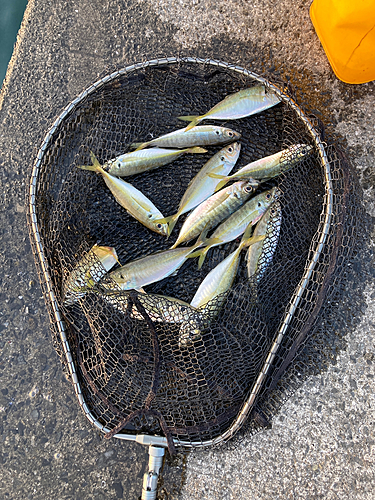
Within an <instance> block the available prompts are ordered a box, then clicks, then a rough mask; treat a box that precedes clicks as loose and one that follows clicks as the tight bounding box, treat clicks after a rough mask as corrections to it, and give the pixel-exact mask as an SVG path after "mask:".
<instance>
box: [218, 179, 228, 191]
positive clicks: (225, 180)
mask: <svg viewBox="0 0 375 500" xmlns="http://www.w3.org/2000/svg"><path fill="white" fill-rule="evenodd" d="M229 181H230V177H224V178H223V180H221V181H220V182H219V183H218V185H217V186H216V188H215V193H216V192H217V191H220V189H221V188H223V187H224V186H225V185H226V184H227V183H228V182H229Z"/></svg>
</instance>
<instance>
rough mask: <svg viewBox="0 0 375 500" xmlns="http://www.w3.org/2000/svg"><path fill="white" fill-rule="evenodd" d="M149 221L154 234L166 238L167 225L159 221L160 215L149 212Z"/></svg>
mask: <svg viewBox="0 0 375 500" xmlns="http://www.w3.org/2000/svg"><path fill="white" fill-rule="evenodd" d="M148 218H149V221H150V222H151V224H152V225H153V226H154V227H155V229H154V230H155V232H156V233H159V234H162V235H163V236H168V224H166V223H163V222H160V219H162V218H163V216H162V214H161V213H159V212H158V213H153V212H150V213H149V214H148Z"/></svg>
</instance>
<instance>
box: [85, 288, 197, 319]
mask: <svg viewBox="0 0 375 500" xmlns="http://www.w3.org/2000/svg"><path fill="white" fill-rule="evenodd" d="M93 291H96V293H97V294H98V295H99V296H100V297H101V298H102V299H104V300H105V301H106V302H108V303H109V304H111V305H112V306H113V307H114V308H115V309H117V310H119V311H121V312H123V313H124V314H129V315H130V317H131V318H134V319H138V320H142V321H143V320H144V319H145V318H144V316H143V315H142V314H141V313H140V312H139V310H138V309H137V307H136V306H135V305H134V304H133V305H132V307H131V308H130V307H129V306H130V304H129V294H128V291H126V290H121V289H120V288H119V286H118V284H117V283H112V282H104V283H100V284H99V286H98V287H97V289H96V290H95V289H94V290H93ZM137 298H138V300H139V302H140V303H141V305H142V306H143V307H144V309H145V311H146V313H147V314H148V316H149V317H150V319H151V320H152V321H156V322H159V323H182V322H183V321H188V320H189V319H190V317H191V316H192V315H194V314H195V313H196V309H195V308H194V307H192V306H191V305H190V304H189V303H188V302H185V301H183V300H180V299H176V298H174V297H169V296H166V295H160V294H154V293H145V292H144V293H142V294H139V295H138V297H137Z"/></svg>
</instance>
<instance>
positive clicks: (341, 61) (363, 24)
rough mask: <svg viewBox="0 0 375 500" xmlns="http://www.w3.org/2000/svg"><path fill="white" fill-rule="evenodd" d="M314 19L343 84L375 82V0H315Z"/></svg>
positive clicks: (312, 18) (312, 11) (331, 61)
mask: <svg viewBox="0 0 375 500" xmlns="http://www.w3.org/2000/svg"><path fill="white" fill-rule="evenodd" d="M310 17H311V20H312V22H313V25H314V28H315V31H316V32H317V34H318V37H319V39H320V41H321V43H322V45H323V48H324V50H325V53H326V54H327V57H328V60H329V62H330V64H331V66H332V69H333V71H334V72H335V74H336V76H337V77H338V78H339V79H340V80H342V81H343V82H346V83H365V82H370V81H372V80H375V0H314V2H313V3H312V4H311V7H310Z"/></svg>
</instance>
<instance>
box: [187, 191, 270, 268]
mask: <svg viewBox="0 0 375 500" xmlns="http://www.w3.org/2000/svg"><path fill="white" fill-rule="evenodd" d="M278 195H279V190H278V188H276V187H275V188H273V189H270V190H269V191H265V192H263V193H260V194H258V195H257V196H255V197H254V198H252V199H251V200H249V201H247V202H246V203H245V204H244V205H242V206H241V207H240V208H239V209H238V210H236V211H235V212H234V213H233V214H232V215H231V216H230V217H228V219H226V220H225V221H224V222H222V223H221V224H220V226H218V227H217V228H216V229H215V231H214V232H213V233H212V236H211V238H213V239H216V240H218V241H219V242H220V243H214V244H212V245H207V246H206V247H204V248H202V249H200V250H197V251H196V252H193V253H191V254H190V255H189V258H194V257H198V256H199V261H198V269H200V268H201V267H202V265H203V262H204V260H205V258H206V255H207V253H208V251H209V249H210V248H212V247H215V246H217V245H222V244H224V243H228V242H229V241H233V240H235V239H236V238H238V237H239V236H241V234H243V233H244V231H245V230H246V228H247V227H248V226H249V224H250V225H251V226H254V225H255V224H256V223H257V222H258V221H259V219H260V218H261V217H262V215H263V214H264V213H265V211H266V210H267V208H268V207H269V206H270V205H271V204H272V203H273V202H274V201H275V199H276V198H277V196H278Z"/></svg>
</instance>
